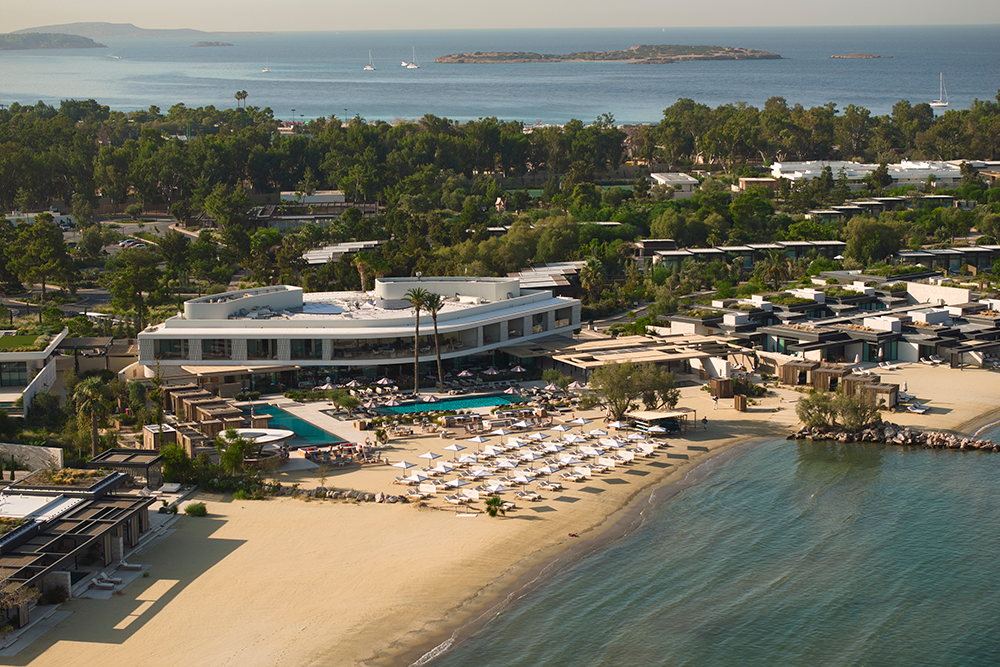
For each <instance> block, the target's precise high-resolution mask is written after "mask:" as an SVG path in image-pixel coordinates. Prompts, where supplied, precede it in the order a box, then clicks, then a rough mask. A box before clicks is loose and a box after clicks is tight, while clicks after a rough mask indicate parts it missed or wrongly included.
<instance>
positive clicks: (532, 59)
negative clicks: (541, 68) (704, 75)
mask: <svg viewBox="0 0 1000 667" xmlns="http://www.w3.org/2000/svg"><path fill="white" fill-rule="evenodd" d="M780 59H781V56H779V55H778V54H777V53H770V52H769V51H758V50H757V49H741V48H735V47H732V46H679V45H674V44H660V45H653V46H650V45H642V46H633V47H631V48H629V49H625V50H623V51H581V52H579V53H567V54H563V55H554V54H549V53H530V52H525V51H475V52H473V53H453V54H451V55H448V56H439V57H437V58H435V59H434V62H436V63H447V64H463V65H464V64H475V65H479V64H510V63H559V62H562V63H567V62H627V63H636V64H643V65H667V64H670V63H675V62H680V61H684V60H780Z"/></svg>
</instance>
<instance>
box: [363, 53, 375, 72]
mask: <svg viewBox="0 0 1000 667" xmlns="http://www.w3.org/2000/svg"><path fill="white" fill-rule="evenodd" d="M365 71H366V72H374V71H375V65H372V52H371V51H368V64H367V65H365Z"/></svg>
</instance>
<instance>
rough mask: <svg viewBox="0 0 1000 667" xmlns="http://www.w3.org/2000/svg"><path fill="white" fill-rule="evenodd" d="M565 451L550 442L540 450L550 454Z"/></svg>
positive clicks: (563, 448)
mask: <svg viewBox="0 0 1000 667" xmlns="http://www.w3.org/2000/svg"><path fill="white" fill-rule="evenodd" d="M565 449H566V448H565V447H563V446H562V445H559V444H556V443H554V442H550V443H549V444H547V445H545V447H543V448H542V451H544V452H549V453H550V454H557V453H559V452H562V451H565Z"/></svg>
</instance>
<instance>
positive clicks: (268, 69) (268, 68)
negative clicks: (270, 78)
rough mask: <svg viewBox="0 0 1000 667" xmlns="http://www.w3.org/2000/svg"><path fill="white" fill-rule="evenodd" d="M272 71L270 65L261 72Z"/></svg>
mask: <svg viewBox="0 0 1000 667" xmlns="http://www.w3.org/2000/svg"><path fill="white" fill-rule="evenodd" d="M270 71H271V68H270V67H265V68H264V69H262V70H261V72H270Z"/></svg>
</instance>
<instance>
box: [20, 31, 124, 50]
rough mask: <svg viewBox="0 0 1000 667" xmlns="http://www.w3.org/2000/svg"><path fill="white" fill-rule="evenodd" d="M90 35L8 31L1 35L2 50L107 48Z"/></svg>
mask: <svg viewBox="0 0 1000 667" xmlns="http://www.w3.org/2000/svg"><path fill="white" fill-rule="evenodd" d="M106 48H107V46H105V45H104V44H99V43H97V42H95V41H94V40H92V39H90V38H89V37H80V36H79V35H65V34H63V33H58V32H28V33H8V34H5V35H0V51H16V50H27V49H106Z"/></svg>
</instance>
